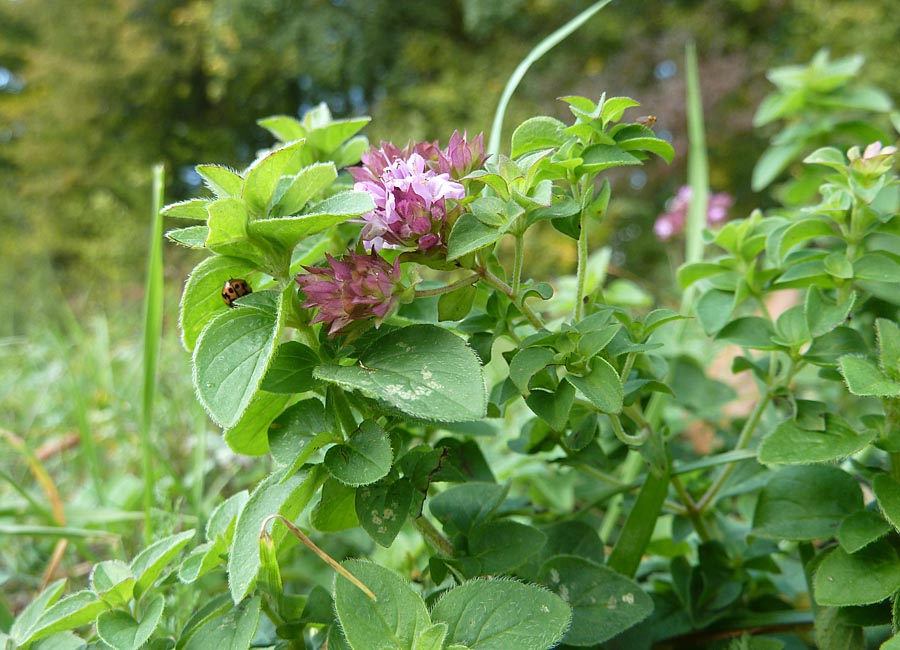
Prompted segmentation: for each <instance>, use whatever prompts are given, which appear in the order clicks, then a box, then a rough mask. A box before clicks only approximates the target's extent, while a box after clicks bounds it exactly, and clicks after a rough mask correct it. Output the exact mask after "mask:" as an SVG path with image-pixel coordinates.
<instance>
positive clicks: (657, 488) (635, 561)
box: [607, 471, 669, 576]
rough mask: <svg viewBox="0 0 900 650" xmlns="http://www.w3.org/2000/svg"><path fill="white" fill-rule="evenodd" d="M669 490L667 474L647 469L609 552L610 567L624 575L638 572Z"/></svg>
mask: <svg viewBox="0 0 900 650" xmlns="http://www.w3.org/2000/svg"><path fill="white" fill-rule="evenodd" d="M668 492H669V475H668V473H664V472H656V471H649V472H647V474H646V478H644V484H643V485H642V486H641V491H640V492H639V493H638V497H637V500H636V501H635V503H634V506H633V507H632V508H631V512H629V513H628V518H627V519H626V520H625V525H624V526H623V527H622V531H621V532H620V533H619V538H618V539H617V540H616V545H615V546H614V547H613V550H612V552H611V553H610V554H609V559H608V560H607V565H608V566H609V568H610V569H612V570H614V571H616V572H617V573H619V574H621V575H623V576H634V575H635V574H636V573H637V570H638V567H639V566H640V563H641V558H642V557H643V556H644V553H645V552H646V550H647V544H649V543H650V538H651V536H652V535H653V529H654V528H655V526H656V522H657V520H658V519H659V517H660V513H661V512H662V507H663V503H664V502H665V500H666V495H667V494H668Z"/></svg>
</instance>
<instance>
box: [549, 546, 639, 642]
mask: <svg viewBox="0 0 900 650" xmlns="http://www.w3.org/2000/svg"><path fill="white" fill-rule="evenodd" d="M541 576H542V579H541V581H542V582H543V583H544V584H545V585H546V586H547V587H549V588H550V589H552V590H553V591H554V592H556V593H557V594H559V595H560V596H562V597H563V599H564V600H565V601H566V602H567V603H568V604H569V606H570V607H571V608H572V625H571V626H570V627H569V630H568V631H567V632H566V635H565V637H563V642H564V643H566V644H567V645H575V646H593V645H596V644H598V643H603V642H604V641H606V640H608V639H611V638H613V637H614V636H616V635H618V634H620V633H621V632H624V631H625V630H627V629H628V628H630V627H631V626H633V625H635V624H637V623H639V622H640V621H642V620H644V619H645V618H647V617H648V616H649V615H650V613H651V612H652V611H653V601H652V600H651V599H650V596H648V595H647V594H646V593H645V592H644V591H643V590H642V589H641V588H640V586H639V585H638V584H637V583H636V582H634V581H633V580H629V579H628V578H626V577H625V576H622V575H620V574H618V573H616V572H615V571H613V570H612V569H610V568H609V567H607V566H602V565H600V564H597V563H596V562H592V561H590V560H587V559H585V558H582V557H576V556H574V555H558V556H556V557H554V558H552V559H550V560H549V561H548V562H546V563H545V564H544V566H543V568H542V569H541Z"/></svg>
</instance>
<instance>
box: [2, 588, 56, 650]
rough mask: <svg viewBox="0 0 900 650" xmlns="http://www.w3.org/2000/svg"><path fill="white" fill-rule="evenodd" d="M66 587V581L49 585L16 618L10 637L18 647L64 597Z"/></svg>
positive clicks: (10, 630)
mask: <svg viewBox="0 0 900 650" xmlns="http://www.w3.org/2000/svg"><path fill="white" fill-rule="evenodd" d="M65 587H66V581H65V580H57V581H56V582H52V583H50V584H49V585H47V587H46V589H44V590H43V591H42V592H41V593H40V594H39V595H38V596H37V597H36V598H35V599H34V600H32V601H31V602H30V603H28V605H27V606H26V607H25V609H23V610H22V612H21V613H20V614H19V615H18V616H17V617H16V620H15V621H14V622H13V624H12V627H10V629H9V636H10V638H12V639H13V641H15V642H16V644H17V645H22V644H24V643H25V642H26V641H27V640H28V639H29V638H30V637H31V635H32V633H33V632H34V629H35V624H36V623H37V622H38V619H39V618H40V617H41V614H43V613H44V610H46V609H47V608H48V607H50V606H52V605H53V603H55V602H56V601H57V600H59V597H60V596H62V592H63V589H65Z"/></svg>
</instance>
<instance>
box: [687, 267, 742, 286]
mask: <svg viewBox="0 0 900 650" xmlns="http://www.w3.org/2000/svg"><path fill="white" fill-rule="evenodd" d="M731 270H732V269H730V268H728V267H727V266H725V265H723V264H717V263H715V262H693V263H692V264H683V265H682V266H681V267H680V268H679V269H678V284H679V285H681V288H682V289H687V288H688V287H689V286H691V285H692V284H694V283H695V282H699V281H700V280H702V279H704V278H708V277H711V276H713V275H718V274H720V273H726V272H728V271H731Z"/></svg>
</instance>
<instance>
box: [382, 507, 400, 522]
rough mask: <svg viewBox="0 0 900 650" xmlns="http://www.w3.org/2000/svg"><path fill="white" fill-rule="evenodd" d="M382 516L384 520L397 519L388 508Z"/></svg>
mask: <svg viewBox="0 0 900 650" xmlns="http://www.w3.org/2000/svg"><path fill="white" fill-rule="evenodd" d="M382 514H383V515H384V518H385V519H396V518H397V513H395V512H394V511H393V510H391V509H390V508H385V509H384V512H383V513H382Z"/></svg>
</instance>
